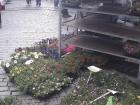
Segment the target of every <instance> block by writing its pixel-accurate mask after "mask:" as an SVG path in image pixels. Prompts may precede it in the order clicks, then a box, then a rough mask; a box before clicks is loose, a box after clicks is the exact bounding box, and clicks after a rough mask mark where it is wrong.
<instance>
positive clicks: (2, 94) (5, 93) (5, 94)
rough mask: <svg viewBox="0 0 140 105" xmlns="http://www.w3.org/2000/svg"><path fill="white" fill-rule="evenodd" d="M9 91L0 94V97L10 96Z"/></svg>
mask: <svg viewBox="0 0 140 105" xmlns="http://www.w3.org/2000/svg"><path fill="white" fill-rule="evenodd" d="M10 93H11V92H10V91H4V92H0V96H7V95H10Z"/></svg>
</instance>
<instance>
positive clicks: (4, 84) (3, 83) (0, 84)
mask: <svg viewBox="0 0 140 105" xmlns="http://www.w3.org/2000/svg"><path fill="white" fill-rule="evenodd" d="M7 84H8V83H7V82H0V87H3V86H7Z"/></svg>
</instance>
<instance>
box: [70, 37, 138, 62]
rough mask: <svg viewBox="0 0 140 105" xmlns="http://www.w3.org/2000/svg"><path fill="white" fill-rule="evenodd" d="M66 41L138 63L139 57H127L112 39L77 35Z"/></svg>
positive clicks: (119, 45)
mask: <svg viewBox="0 0 140 105" xmlns="http://www.w3.org/2000/svg"><path fill="white" fill-rule="evenodd" d="M68 43H71V44H74V45H75V46H77V47H79V48H83V49H87V50H92V51H97V52H101V53H106V54H109V55H114V56H117V57H122V58H125V59H129V60H130V61H131V62H134V63H139V62H140V59H138V58H133V57H128V56H125V55H124V52H123V48H122V45H121V44H120V43H115V42H113V41H109V40H104V39H100V38H91V37H86V36H77V37H73V38H71V39H69V40H68Z"/></svg>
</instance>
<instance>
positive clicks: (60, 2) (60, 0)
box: [58, 0, 62, 57]
mask: <svg viewBox="0 0 140 105" xmlns="http://www.w3.org/2000/svg"><path fill="white" fill-rule="evenodd" d="M61 11H62V0H59V35H58V39H59V49H58V52H59V57H60V56H61V41H62V40H61V33H62V30H61V25H62V14H61Z"/></svg>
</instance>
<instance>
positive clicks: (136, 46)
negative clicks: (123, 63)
mask: <svg viewBox="0 0 140 105" xmlns="http://www.w3.org/2000/svg"><path fill="white" fill-rule="evenodd" d="M123 49H124V54H125V55H127V56H132V57H138V58H139V57H140V43H138V42H134V41H126V42H125V43H124V44H123Z"/></svg>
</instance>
